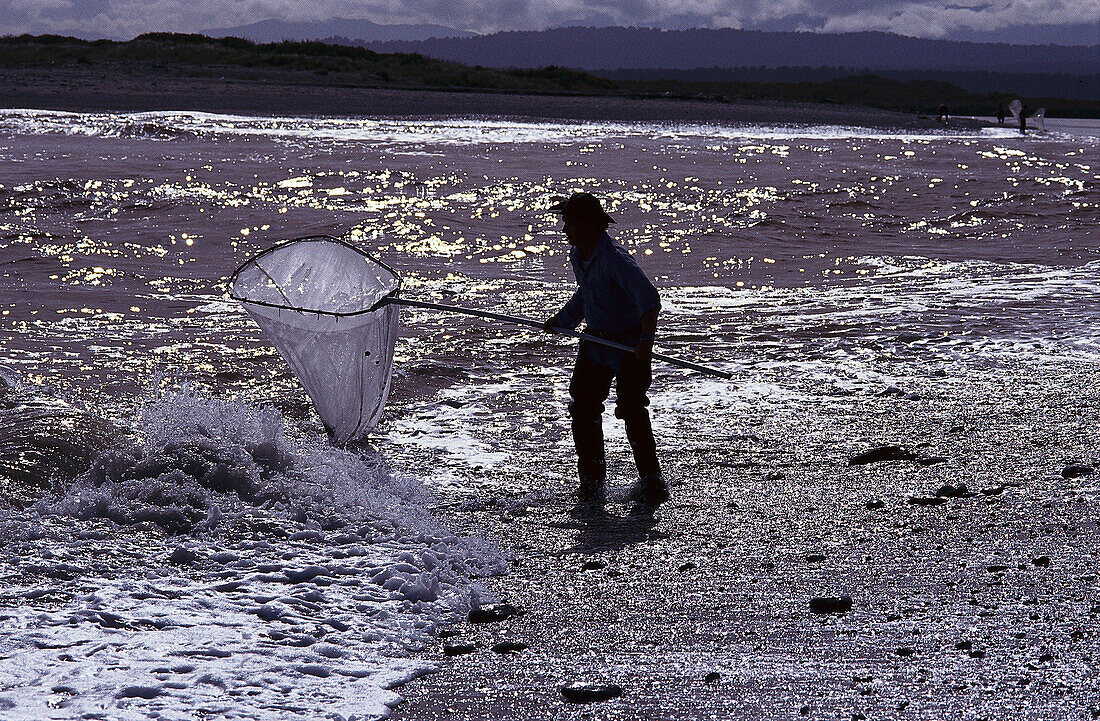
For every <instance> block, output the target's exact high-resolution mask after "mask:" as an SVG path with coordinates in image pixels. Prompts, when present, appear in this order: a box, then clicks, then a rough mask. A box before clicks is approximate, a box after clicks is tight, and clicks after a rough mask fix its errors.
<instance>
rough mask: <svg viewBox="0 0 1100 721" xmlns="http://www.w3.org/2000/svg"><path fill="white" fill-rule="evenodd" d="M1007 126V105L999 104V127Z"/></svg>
mask: <svg viewBox="0 0 1100 721" xmlns="http://www.w3.org/2000/svg"><path fill="white" fill-rule="evenodd" d="M1004 124H1005V104H1004V103H997V125H1004Z"/></svg>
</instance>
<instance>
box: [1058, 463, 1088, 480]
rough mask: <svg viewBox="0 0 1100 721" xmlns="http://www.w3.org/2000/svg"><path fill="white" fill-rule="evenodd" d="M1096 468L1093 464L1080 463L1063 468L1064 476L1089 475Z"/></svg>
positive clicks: (1077, 476) (1078, 476)
mask: <svg viewBox="0 0 1100 721" xmlns="http://www.w3.org/2000/svg"><path fill="white" fill-rule="evenodd" d="M1093 470H1095V469H1094V468H1093V467H1092V466H1085V465H1081V464H1078V463H1074V464H1070V465H1068V466H1066V467H1065V468H1063V469H1062V478H1080V477H1081V476H1087V475H1089V474H1090V473H1092V472H1093Z"/></svg>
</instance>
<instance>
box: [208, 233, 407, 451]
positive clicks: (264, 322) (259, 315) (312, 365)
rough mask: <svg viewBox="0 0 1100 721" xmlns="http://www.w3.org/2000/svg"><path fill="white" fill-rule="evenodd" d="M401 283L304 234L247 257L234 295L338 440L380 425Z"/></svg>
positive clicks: (331, 242)
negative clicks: (389, 301) (393, 299)
mask: <svg viewBox="0 0 1100 721" xmlns="http://www.w3.org/2000/svg"><path fill="white" fill-rule="evenodd" d="M399 287H400V280H399V278H398V277H397V275H396V274H395V273H394V272H393V271H392V270H390V269H389V268H387V267H386V266H385V265H383V264H382V263H380V262H378V261H376V260H374V259H373V258H371V257H370V256H368V255H366V254H365V253H363V252H361V251H359V250H358V249H356V248H354V247H353V246H350V245H348V244H346V243H344V242H342V241H339V240H336V239H335V238H329V237H312V238H300V239H298V240H294V241H290V242H289V243H284V244H282V245H278V246H276V247H274V248H272V249H270V250H267V251H265V252H263V253H260V254H259V255H257V256H256V257H254V258H252V259H250V260H249V261H247V262H246V263H245V264H244V265H242V266H241V267H240V268H238V269H237V272H236V273H234V274H233V278H232V281H231V286H230V291H229V293H230V296H231V297H233V298H235V299H237V300H239V301H241V303H242V304H243V305H244V308H245V310H247V311H248V314H249V315H250V316H252V319H253V320H255V321H256V324H257V325H259V326H260V329H261V330H262V331H263V332H264V335H266V336H267V337H268V339H269V340H270V341H271V342H272V343H273V344H274V345H275V347H276V348H277V349H278V351H279V354H280V355H282V357H283V358H284V359H285V360H286V362H287V363H288V364H289V365H290V367H291V369H292V370H293V371H294V375H296V376H297V377H298V380H299V381H300V382H301V384H302V386H303V387H305V389H306V392H307V393H309V397H310V398H311V399H312V400H313V405H314V406H315V407H316V409H317V414H318V415H319V416H320V417H321V422H322V423H324V425H325V428H326V429H327V430H328V432H329V434H330V435H331V436H332V439H333V440H334V441H335V442H336V443H339V444H345V443H348V442H350V441H354V440H358V439H359V438H362V437H363V436H364V435H366V433H368V432H369V431H370V430H371V429H373V428H374V427H375V425H377V424H378V421H379V419H380V418H381V416H382V407H383V406H384V405H385V402H386V397H387V396H388V395H389V391H390V380H391V376H392V372H393V346H394V342H395V341H396V340H397V329H398V308H397V306H395V305H386V304H384V300H385V298H386V297H387V296H389V295H393V294H396V292H397V290H398V288H399Z"/></svg>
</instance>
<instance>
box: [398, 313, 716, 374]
mask: <svg viewBox="0 0 1100 721" xmlns="http://www.w3.org/2000/svg"><path fill="white" fill-rule="evenodd" d="M386 303H388V304H393V305H407V306H411V307H413V308H428V309H430V310H442V311H448V312H451V313H462V314H464V315H474V316H477V317H479V318H489V319H491V320H501V321H504V322H505V323H515V324H516V325H526V326H530V327H532V328H538V329H539V330H542V329H543V328H542V323H540V322H539V321H537V320H532V319H531V318H520V317H519V316H514V315H504V314H503V313H491V312H489V311H487V310H475V309H473V308H462V307H459V306H456V305H445V304H443V303H430V302H428V301H424V300H408V299H406V298H394V297H390V298H387V299H386ZM552 332H554V333H557V334H558V335H567V336H571V337H573V338H580V339H581V340H586V341H588V342H590V343H599V344H600V345H605V346H608V347H610V348H617V349H618V350H621V351H626V352H628V353H633V352H634V349H633V348H631V347H630V346H628V345H625V344H623V343H616V342H615V341H610V340H607V339H606V338H599V337H597V336H594V335H589V334H588V333H580V332H578V331H575V330H571V329H569V328H553V329H552ZM652 355H653V357H654V358H656V359H657V360H661V361H664V362H665V363H668V364H669V365H674V366H679V367H680V368H687V369H688V370H693V371H698V372H699V373H706V374H707V375H712V376H716V377H718V378H725V379H726V380H730V379H731V378H733V375H732V374H730V373H726V372H725V371H720V370H718V369H716V368H708V367H707V366H704V365H699V364H698V363H692V362H691V361H686V360H680V359H679V358H673V357H672V356H667V355H664V354H663V353H654V354H652Z"/></svg>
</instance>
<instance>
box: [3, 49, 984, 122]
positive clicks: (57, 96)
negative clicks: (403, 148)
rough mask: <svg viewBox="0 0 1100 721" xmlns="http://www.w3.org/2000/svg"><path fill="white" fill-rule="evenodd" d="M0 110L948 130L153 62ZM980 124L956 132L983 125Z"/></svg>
mask: <svg viewBox="0 0 1100 721" xmlns="http://www.w3.org/2000/svg"><path fill="white" fill-rule="evenodd" d="M0 107H4V108H36V109H42V110H66V111H74V112H108V111H113V112H142V111H151V110H192V111H203V112H212V113H240V114H246V115H307V116H308V115H328V116H360V117H361V116H367V117H374V116H378V117H451V116H502V117H525V118H534V119H564V120H614V121H627V122H662V121H668V122H676V121H685V122H716V123H806V124H823V125H856V126H865V127H894V128H896V127H902V128H914V129H916V128H942V127H943V125H942V124H939V123H936V122H935V117H934V109H932V108H930V109H929V113H930V115H929V116H914V115H910V114H905V113H896V112H890V111H884V110H875V109H871V108H858V107H852V106H845V105H830V104H812V103H784V102H774V101H738V102H733V103H730V102H719V101H715V100H703V99H700V100H683V99H662V98H638V97H618V96H583V95H530V94H519V93H488V92H478V91H470V92H458V91H449V90H420V89H417V90H406V89H388V88H364V87H347V86H339V85H332V84H326V82H325V81H324V79H323V78H321V77H319V76H316V75H312V74H307V73H300V74H293V73H274V72H270V71H259V70H257V71H243V70H241V69H239V68H225V69H223V70H222V71H219V70H218V69H204V72H199V71H197V70H196V71H194V72H192V71H190V70H188V71H183V70H178V69H172V68H167V67H166V68H160V69H150V68H149V67H148V66H141V67H135V66H127V65H123V66H118V67H98V66H97V67H94V68H93V67H85V66H68V67H56V68H48V69H47V68H32V69H0ZM978 126H979V124H978V123H975V122H974V121H970V120H957V121H952V124H951V127H953V128H973V127H978Z"/></svg>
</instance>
